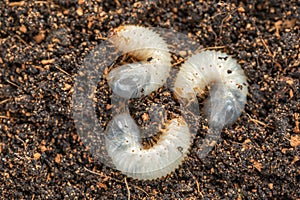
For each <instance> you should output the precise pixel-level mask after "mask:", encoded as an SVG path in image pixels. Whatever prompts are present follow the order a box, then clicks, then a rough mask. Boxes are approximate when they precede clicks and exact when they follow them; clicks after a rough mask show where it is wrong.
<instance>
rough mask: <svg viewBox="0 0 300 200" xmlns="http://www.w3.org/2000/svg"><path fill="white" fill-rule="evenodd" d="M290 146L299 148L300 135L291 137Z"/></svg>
mask: <svg viewBox="0 0 300 200" xmlns="http://www.w3.org/2000/svg"><path fill="white" fill-rule="evenodd" d="M290 144H291V146H292V147H297V146H299V145H300V136H299V135H293V136H291V140H290Z"/></svg>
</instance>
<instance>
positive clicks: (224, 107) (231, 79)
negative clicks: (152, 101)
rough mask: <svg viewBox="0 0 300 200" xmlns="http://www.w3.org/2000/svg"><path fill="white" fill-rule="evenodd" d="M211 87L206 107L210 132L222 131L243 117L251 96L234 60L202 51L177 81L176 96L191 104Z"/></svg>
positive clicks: (193, 57)
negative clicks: (247, 99)
mask: <svg viewBox="0 0 300 200" xmlns="http://www.w3.org/2000/svg"><path fill="white" fill-rule="evenodd" d="M206 86H210V87H211V89H210V97H209V100H208V104H207V105H205V113H206V115H207V117H208V123H209V126H210V129H214V130H221V129H222V128H223V127H224V126H225V125H227V124H230V123H233V122H234V121H235V120H236V119H237V118H238V117H239V116H240V114H241V112H242V110H243V108H244V106H245V103H246V96H247V93H248V88H247V81H246V76H245V75H244V71H243V70H242V68H241V66H240V65H239V64H238V63H237V61H236V60H235V59H233V58H232V57H231V56H229V55H227V54H225V53H222V52H217V51H203V52H201V53H198V54H196V55H193V56H192V57H191V58H189V59H188V60H187V61H186V62H185V63H184V64H183V66H182V67H181V68H180V71H179V73H178V75H177V77H176V80H175V84H174V88H175V93H176V95H178V96H179V97H181V98H183V99H187V100H188V101H189V100H192V99H193V98H195V95H197V94H199V93H200V92H201V91H204V90H205V87H206Z"/></svg>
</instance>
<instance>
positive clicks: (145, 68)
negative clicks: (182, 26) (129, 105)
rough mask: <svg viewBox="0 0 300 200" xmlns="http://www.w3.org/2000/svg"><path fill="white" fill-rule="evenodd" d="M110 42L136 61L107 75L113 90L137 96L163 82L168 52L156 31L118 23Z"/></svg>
mask: <svg viewBox="0 0 300 200" xmlns="http://www.w3.org/2000/svg"><path fill="white" fill-rule="evenodd" d="M110 41H111V42H112V43H113V44H114V46H115V47H116V48H117V49H118V50H119V51H121V52H123V54H129V55H130V56H131V57H133V58H134V59H136V60H138V61H140V62H134V63H129V64H125V65H122V66H119V67H117V68H115V69H113V70H112V71H111V72H110V73H109V74H108V77H107V79H108V83H109V86H110V87H111V88H112V90H113V92H114V93H116V94H118V95H119V96H121V97H124V98H127V99H129V98H135V97H140V96H141V95H148V94H150V93H151V92H152V91H155V90H157V89H158V88H159V87H161V86H162V85H163V84H164V83H165V82H166V80H167V78H168V76H169V72H170V69H171V65H170V62H171V55H170V52H169V49H168V46H167V44H166V42H165V41H164V40H163V39H162V38H161V37H160V36H159V34H157V33H155V32H154V31H152V30H150V29H148V28H144V27H139V26H121V27H119V28H117V29H116V30H115V31H114V33H113V35H112V37H111V38H110Z"/></svg>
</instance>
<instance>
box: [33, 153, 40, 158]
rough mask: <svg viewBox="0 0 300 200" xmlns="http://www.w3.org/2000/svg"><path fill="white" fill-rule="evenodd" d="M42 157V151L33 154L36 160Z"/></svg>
mask: <svg viewBox="0 0 300 200" xmlns="http://www.w3.org/2000/svg"><path fill="white" fill-rule="evenodd" d="M40 157H41V154H40V153H35V154H34V155H33V159H34V160H38V159H40Z"/></svg>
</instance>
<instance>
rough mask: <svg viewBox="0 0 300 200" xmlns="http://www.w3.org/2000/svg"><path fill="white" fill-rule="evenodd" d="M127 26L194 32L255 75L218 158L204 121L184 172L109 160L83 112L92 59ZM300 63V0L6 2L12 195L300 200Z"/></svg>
mask: <svg viewBox="0 0 300 200" xmlns="http://www.w3.org/2000/svg"><path fill="white" fill-rule="evenodd" d="M125 24H134V25H142V26H146V27H161V28H168V29H172V30H175V31H178V32H179V33H183V34H186V35H187V36H188V37H189V38H190V39H191V40H194V41H196V42H197V43H198V44H199V48H200V49H201V48H218V49H219V50H221V51H224V52H226V53H228V54H230V55H233V56H234V57H235V58H236V59H237V60H238V61H239V63H240V64H241V66H242V68H243V69H244V71H245V74H246V76H247V77H248V83H249V95H248V97H247V99H248V100H247V104H246V107H245V109H244V112H243V113H242V115H241V116H240V118H239V119H238V120H237V121H236V122H235V123H234V124H233V125H231V126H229V127H227V128H225V129H224V130H223V131H222V134H221V137H222V139H221V140H220V141H219V142H218V143H217V145H216V146H215V147H214V149H213V150H212V151H211V152H210V153H209V155H208V156H207V157H206V158H205V159H203V160H200V159H199V158H198V157H197V150H198V146H199V140H198V139H199V138H200V137H201V133H200V132H201V131H205V127H204V126H201V128H200V129H201V130H200V131H199V133H198V135H197V136H196V138H195V139H194V141H193V144H192V146H191V151H190V153H189V155H188V157H187V159H186V160H185V161H184V163H183V164H182V165H181V167H179V168H178V169H177V170H176V171H175V172H174V173H172V174H170V175H168V176H166V177H164V178H162V179H158V180H154V181H137V180H133V179H131V178H128V177H126V176H124V175H122V173H121V172H119V171H117V170H115V169H112V168H109V167H107V166H105V165H103V164H101V163H99V162H97V161H96V160H95V159H94V158H93V156H92V155H91V154H90V152H89V150H88V147H86V146H85V145H84V144H83V142H82V141H81V139H80V137H79V136H78V134H77V131H76V128H75V125H74V120H73V118H72V106H71V102H72V93H73V92H74V77H76V76H77V75H78V74H77V72H78V71H79V69H80V67H81V65H82V63H83V61H84V58H85V57H86V56H87V55H88V53H89V52H90V51H92V50H93V49H94V48H95V47H96V46H97V45H99V44H100V43H101V42H102V41H103V40H104V39H105V38H107V37H108V36H109V33H110V32H111V31H112V29H114V28H117V27H118V26H120V25H125ZM299 65H300V3H299V1H297V0H290V1H286V0H266V1H263V0H261V1H260V0H249V1H236V0H232V1H214V0H209V1H204V0H199V1H180V0H166V1H163V0H161V1H159V0H157V1H156V0H152V1H149V0H147V1H119V0H112V1H100V0H65V1H59V0H40V1H32V0H28V1H20V0H11V1H10V0H1V1H0V155H1V159H0V197H1V199H300V127H299V126H300V125H299V122H300V118H299V115H300V83H299V82H300V81H299V80H300V67H299ZM100 91H101V90H100ZM98 94H99V91H98ZM100 96H101V93H100ZM108 107H109V105H108V106H106V107H104V108H107V109H109V108H108ZM135 109H136V110H135ZM142 110H143V109H141V108H139V107H137V106H133V110H131V113H132V114H133V115H135V114H136V116H140V115H139V114H138V113H139V112H142ZM203 120H204V119H203Z"/></svg>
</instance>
